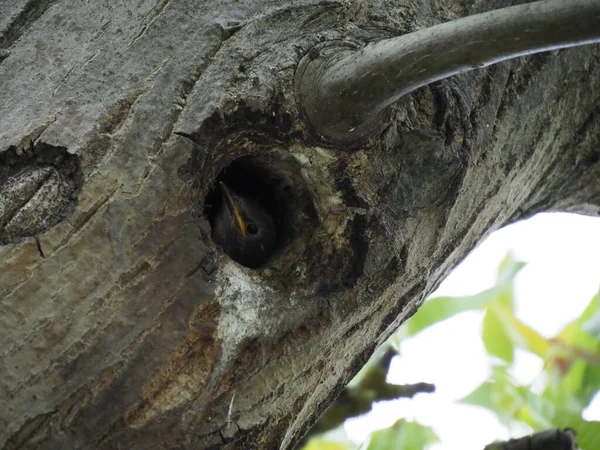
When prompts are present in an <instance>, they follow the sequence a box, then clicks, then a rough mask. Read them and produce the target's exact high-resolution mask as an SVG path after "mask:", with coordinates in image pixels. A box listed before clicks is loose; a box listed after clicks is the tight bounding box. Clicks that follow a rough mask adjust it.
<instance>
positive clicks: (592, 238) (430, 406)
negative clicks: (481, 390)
mask: <svg viewBox="0 0 600 450" xmlns="http://www.w3.org/2000/svg"><path fill="white" fill-rule="evenodd" d="M509 251H511V252H512V253H513V255H514V256H515V257H516V258H517V259H518V260H520V261H524V262H526V263H527V266H526V267H525V268H524V269H523V270H522V271H521V272H520V273H519V275H518V276H517V279H516V284H515V290H516V292H515V295H516V314H517V316H518V317H519V318H520V319H521V320H523V321H524V322H525V323H527V324H528V325H530V326H531V327H532V328H534V329H536V330H537V331H539V332H540V333H541V334H543V335H545V336H551V335H553V334H556V333H557V332H559V331H560V330H561V329H562V327H564V326H565V325H566V324H567V323H569V322H571V321H572V320H574V319H575V318H577V317H578V316H579V315H580V314H581V312H582V311H583V310H584V308H585V306H586V305H587V304H588V302H589V301H590V300H591V298H592V297H593V295H594V294H595V293H596V292H597V291H598V289H599V288H600V218H591V217H585V216H577V215H573V214H561V213H552V214H540V215H537V216H535V217H533V218H531V219H529V220H526V221H523V222H519V223H516V224H514V225H511V226H508V227H506V228H503V229H502V230H499V231H497V232H495V233H494V234H492V235H491V236H490V237H489V238H488V239H487V240H486V241H485V242H483V243H482V244H481V245H480V246H479V247H478V248H476V249H475V250H474V251H473V252H472V253H471V254H470V255H469V256H468V257H467V258H466V259H465V260H464V261H463V263H462V264H460V265H459V266H458V267H457V268H456V269H455V270H454V271H453V272H452V273H451V274H450V275H449V277H448V278H447V279H446V280H445V281H444V282H443V283H442V285H441V286H440V288H439V289H438V290H437V291H436V292H435V293H434V295H433V296H438V295H454V296H458V295H468V294H474V293H476V292H480V291H482V290H484V289H487V288H489V287H491V286H492V285H493V284H494V281H495V277H496V271H497V268H498V265H499V264H500V261H502V259H503V258H504V256H505V255H506V254H507V253H508V252H509ZM481 317H482V314H481V313H477V312H467V313H463V314H460V315H459V316H456V317H454V318H452V319H450V320H448V321H445V322H442V323H440V324H437V325H435V326H433V327H431V328H429V329H427V330H425V331H423V332H422V333H420V334H419V335H417V336H416V337H414V338H411V339H406V340H404V341H403V342H402V343H401V346H400V352H401V356H400V357H397V358H395V359H394V360H393V361H392V366H391V368H390V373H389V375H388V380H389V381H390V382H392V383H398V384H403V383H416V382H421V381H426V382H430V383H433V384H435V386H436V392H435V393H434V394H420V395H417V396H416V397H415V398H414V399H412V400H410V399H401V400H396V401H391V402H382V403H379V404H377V405H375V407H374V408H373V411H372V412H371V413H370V414H368V415H366V416H363V417H360V418H356V419H351V420H348V421H347V422H346V425H345V429H346V432H347V434H348V436H349V437H350V438H351V439H352V440H354V441H355V442H362V441H363V440H364V439H365V438H366V436H367V435H368V434H369V433H370V432H372V431H373V430H376V429H380V428H384V427H387V426H389V425H391V424H393V423H394V422H395V421H396V420H397V419H398V418H400V417H404V418H406V419H408V420H415V421H417V422H419V423H421V424H423V425H429V426H432V427H433V428H434V430H435V432H436V434H437V435H438V437H439V438H440V443H438V444H435V445H433V446H431V447H430V449H431V450H456V449H461V450H471V449H473V450H475V449H476V450H481V449H483V448H484V447H485V445H487V444H489V443H490V442H492V441H493V440H495V439H503V440H504V439H508V438H510V437H519V436H522V435H524V434H528V433H529V430H528V429H527V427H525V426H523V427H519V428H516V429H511V430H507V429H506V428H505V427H504V426H503V425H502V424H501V423H500V422H499V421H498V420H497V419H496V417H495V416H494V415H493V414H492V413H491V412H489V411H487V410H485V409H482V408H477V407H475V406H468V405H458V404H454V402H455V401H456V400H458V399H460V398H461V397H464V396H465V395H467V394H469V393H470V392H471V391H473V390H474V389H475V388H476V387H477V386H479V384H481V383H482V382H483V381H485V380H486V379H488V378H489V376H490V373H489V363H488V359H487V356H486V352H485V349H484V347H483V343H482V341H481V337H480V336H481V334H480V325H481ZM541 368H542V361H541V360H540V359H539V358H537V357H535V356H532V355H529V354H526V353H525V352H522V351H517V353H516V362H515V370H514V372H513V375H514V376H515V378H516V379H517V380H518V381H519V382H521V383H529V382H531V381H532V380H534V379H535V377H536V375H538V374H539V373H540V371H541ZM585 417H586V419H588V420H600V395H596V398H595V400H594V402H593V404H592V405H590V407H589V408H588V410H587V411H586V413H585ZM474 430H476V431H474Z"/></svg>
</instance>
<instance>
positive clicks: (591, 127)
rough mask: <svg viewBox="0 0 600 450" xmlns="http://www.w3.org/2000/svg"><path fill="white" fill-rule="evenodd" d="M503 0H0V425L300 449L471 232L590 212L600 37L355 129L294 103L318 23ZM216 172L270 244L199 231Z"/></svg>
mask: <svg viewBox="0 0 600 450" xmlns="http://www.w3.org/2000/svg"><path fill="white" fill-rule="evenodd" d="M517 3H523V2H519V1H510V0H483V1H473V0H460V1H456V0H375V1H370V2H368V1H362V0H357V1H354V0H353V1H343V2H335V1H327V0H287V1H286V0H272V1H269V0H260V1H259V0H254V1H250V0H248V1H245V2H239V1H237V0H230V1H226V0H225V1H224V0H218V1H217V0H205V1H203V2H185V1H166V0H159V1H157V2H156V1H154V2H153V1H150V0H148V1H145V0H140V1H139V2H136V4H135V5H133V4H131V3H129V2H113V1H109V0H105V1H99V2H70V1H66V0H54V1H42V0H29V1H28V2H27V3H25V4H22V2H18V1H12V2H11V1H10V0H9V1H4V2H3V4H2V5H1V6H0V33H1V35H0V36H2V37H1V39H0V111H1V113H0V125H1V127H0V243H1V244H5V245H4V246H1V247H0V342H1V346H0V349H1V350H0V352H1V353H0V355H1V360H0V380H1V382H0V399H2V407H1V408H0V446H3V447H4V448H7V449H13V448H40V449H56V448H64V449H67V448H86V449H87V448H89V449H92V448H93V449H176V448H185V449H205V448H229V449H236V448H240V449H242V448H243V449H250V448H257V449H269V448H286V449H287V448H293V446H294V444H295V443H296V442H298V440H299V439H300V438H301V437H302V435H303V434H304V433H305V432H306V431H307V429H308V428H309V427H310V426H311V424H312V423H314V422H315V420H316V419H317V418H318V416H319V415H320V413H321V412H322V411H323V410H324V409H325V408H326V406H327V405H328V404H329V403H330V402H331V400H332V399H333V398H335V396H336V395H337V394H338V393H339V392H340V390H341V389H342V388H343V387H344V385H345V383H346V382H347V381H349V380H350V379H351V377H352V376H353V375H354V374H355V373H356V371H357V370H358V369H359V368H360V367H361V365H362V364H363V363H364V362H365V361H366V359H367V358H368V357H369V356H370V354H371V353H372V352H373V350H374V348H375V347H376V346H377V345H379V344H381V343H382V342H383V341H385V339H386V338H387V337H389V335H390V334H391V333H392V332H393V331H395V330H396V329H397V327H398V326H399V325H400V324H401V323H402V322H403V321H404V320H405V319H406V318H407V317H409V316H410V315H411V314H412V313H413V312H414V311H415V310H416V308H418V306H419V305H420V304H421V302H422V301H423V300H424V299H425V298H426V296H427V295H428V294H429V293H431V292H432V291H433V290H434V289H435V288H436V287H437V285H438V284H439V283H440V282H441V280H442V279H443V278H444V277H445V276H446V274H447V273H448V272H449V271H450V270H451V269H452V268H453V267H454V266H455V265H456V264H457V263H458V262H460V260H461V259H462V258H464V256H465V255H466V254H467V253H468V252H469V251H470V250H471V249H472V248H473V247H474V246H476V245H477V244H478V243H479V242H481V240H482V239H483V238H485V237H486V236H487V235H488V234H489V233H491V232H492V231H493V230H496V229H498V228H500V227H502V226H504V225H506V224H508V223H511V222H514V221H516V220H519V219H521V218H524V217H528V216H531V215H532V214H535V213H537V212H541V211H570V212H578V213H584V214H593V215H598V214H599V213H600V76H599V75H598V74H599V73H600V49H599V48H598V46H597V45H590V46H585V47H578V48H572V49H568V50H560V51H553V52H550V53H543V54H538V55H532V56H526V57H522V58H518V59H514V60H511V61H506V62H502V63H499V64H497V65H493V66H490V67H488V68H486V69H482V70H477V71H472V72H469V73H465V74H461V75H457V76H454V77H452V78H448V79H446V80H443V81H439V82H436V83H433V84H429V85H427V86H425V87H423V88H421V89H419V90H417V91H415V92H413V93H411V94H409V95H406V96H405V97H403V98H401V99H400V100H399V101H398V102H397V103H395V104H393V105H391V106H390V107H389V108H388V109H386V111H385V115H384V116H382V117H381V118H380V120H381V123H380V124H379V126H378V130H379V132H378V133H377V134H375V135H373V136H372V137H371V138H370V139H369V140H368V141H365V142H362V143H361V145H360V146H358V147H352V148H351V147H344V146H342V145H340V146H335V145H332V144H331V145H329V144H324V143H322V142H320V141H318V140H316V139H315V138H314V134H312V133H311V130H310V127H309V126H307V124H306V123H305V122H304V121H303V118H302V115H301V113H300V109H299V107H298V105H297V103H296V98H295V93H294V75H295V69H296V67H297V66H298V63H299V62H300V60H301V59H302V58H303V57H304V56H305V55H306V54H309V52H310V51H311V49H313V48H314V47H315V46H317V45H318V44H320V43H322V42H325V41H327V42H329V41H339V43H340V44H342V45H348V46H362V45H364V44H365V43H368V42H373V41H378V40H381V39H385V38H389V37H393V36H399V35H402V34H405V33H408V32H412V31H415V30H419V29H423V28H425V27H429V26H432V25H435V24H438V23H441V22H445V21H449V20H452V19H455V18H459V17H463V16H467V15H471V14H475V13H478V12H482V11H487V10H490V9H495V8H501V7H504V6H509V5H511V4H517ZM234 161H235V162H234ZM232 162H233V164H232ZM223 169H226V170H223ZM216 181H225V182H227V183H228V184H229V185H234V187H236V188H237V190H238V191H243V190H244V189H248V190H249V191H251V192H253V193H254V195H256V196H257V197H260V200H261V201H262V202H263V203H265V204H266V205H267V207H268V208H269V211H270V213H271V214H272V215H273V217H274V218H275V221H276V224H277V233H278V242H277V249H276V250H275V252H274V253H273V255H271V257H270V258H269V260H268V261H267V262H266V263H265V264H264V265H263V266H261V267H259V268H257V269H250V268H248V267H244V266H241V265H240V264H238V263H236V262H234V261H232V260H231V258H229V257H228V256H227V255H225V254H224V253H223V251H222V250H221V249H220V248H219V247H218V246H217V245H216V244H215V243H214V242H213V240H212V238H211V220H214V210H215V208H217V207H218V200H216V199H218V198H219V197H218V196H219V193H218V190H216V189H213V188H214V187H215V185H216V184H215V183H216ZM36 237H37V239H36ZM548 245H552V243H551V242H549V243H548ZM457 351H458V350H457ZM424 357H426V355H424Z"/></svg>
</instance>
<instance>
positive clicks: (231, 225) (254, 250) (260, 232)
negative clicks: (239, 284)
mask: <svg viewBox="0 0 600 450" xmlns="http://www.w3.org/2000/svg"><path fill="white" fill-rule="evenodd" d="M219 186H220V187H221V192H222V194H223V200H222V202H221V206H220V208H219V210H218V211H217V214H216V216H215V219H214V223H213V227H212V228H213V232H212V237H213V240H214V241H215V242H216V243H217V244H218V245H220V246H221V247H222V248H223V251H224V252H225V253H227V254H228V255H229V256H230V257H231V259H233V260H234V261H237V262H238V263H240V264H242V265H244V266H246V267H250V268H256V267H258V266H259V265H260V264H262V263H263V262H265V260H266V259H267V258H268V257H269V256H270V255H271V253H273V249H274V247H275V237H276V236H275V224H274V223H273V218H272V217H271V215H270V214H269V213H268V212H267V211H266V210H265V209H264V208H263V207H262V206H261V205H260V204H258V203H257V202H256V201H254V200H252V199H250V198H247V197H243V196H241V195H239V194H237V193H235V192H233V191H232V190H231V189H230V188H229V187H227V186H226V185H225V183H223V182H219Z"/></svg>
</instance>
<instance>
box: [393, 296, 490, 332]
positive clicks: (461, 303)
mask: <svg viewBox="0 0 600 450" xmlns="http://www.w3.org/2000/svg"><path fill="white" fill-rule="evenodd" d="M500 292H501V290H500V289H498V288H496V287H493V288H491V289H487V290H485V291H483V292H480V293H479V294H475V295H471V296H468V297H435V298H432V299H429V300H427V301H426V302H425V303H424V304H423V305H422V306H421V307H420V308H419V310H418V311H417V312H416V313H415V315H414V316H412V317H411V318H410V319H409V320H407V321H406V322H405V323H404V325H403V326H402V329H401V333H402V336H403V337H408V336H414V335H416V334H417V333H419V332H421V331H422V330H424V329H425V328H427V327H429V326H431V325H433V324H435V323H438V322H442V321H444V320H446V319H449V318H450V317H452V316H455V315H456V314H458V313H461V312H465V311H474V310H475V311H477V310H482V309H484V308H485V307H486V306H487V305H488V303H489V302H491V301H492V300H494V299H495V298H496V297H497V296H498V295H499V294H500Z"/></svg>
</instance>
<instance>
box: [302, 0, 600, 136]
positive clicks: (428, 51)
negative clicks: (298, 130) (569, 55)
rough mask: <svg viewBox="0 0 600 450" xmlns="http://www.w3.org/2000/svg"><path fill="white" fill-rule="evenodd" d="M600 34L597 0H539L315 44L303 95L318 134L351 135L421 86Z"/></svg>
mask: <svg viewBox="0 0 600 450" xmlns="http://www.w3.org/2000/svg"><path fill="white" fill-rule="evenodd" d="M599 40H600V2H598V1H597V0H547V1H539V2H533V3H528V4H524V5H519V6H513V7H509V8H504V9H499V10H495V11H489V12H486V13H482V14H476V15H473V16H469V17H465V18H462V19H458V20H454V21H451V22H447V23H443V24H439V25H436V26H433V27H430V28H427V29H424V30H420V31H417V32H414V33H410V34H407V35H404V36H399V37H396V38H392V39H386V40H383V41H380V42H377V43H372V44H368V45H366V46H365V47H363V48H361V49H359V50H356V49H349V47H348V46H345V47H341V46H340V45H339V44H336V45H334V46H328V47H324V48H322V49H321V50H320V52H319V53H317V51H316V50H315V51H313V52H312V53H310V54H309V55H307V57H305V59H304V61H303V63H301V65H300V67H299V71H298V73H297V81H296V89H297V96H298V99H299V102H300V104H301V107H302V108H303V112H304V114H305V116H306V117H307V118H308V120H309V122H310V124H311V125H312V127H313V128H314V131H315V132H316V133H317V134H318V135H320V136H321V137H322V138H325V139H327V140H330V141H332V142H339V143H345V142H351V141H354V140H357V139H360V138H361V137H363V136H365V134H368V132H369V131H371V130H372V129H373V127H374V124H373V122H374V119H375V118H376V117H377V115H378V114H379V113H380V112H381V111H382V110H383V109H384V108H385V107H386V106H388V105H389V104H391V103H393V102H394V101H396V100H398V99H399V98H400V97H402V96H403V95H405V94H408V93H409V92H412V91H414V90H415V89H418V88H419V87H422V86H424V85H427V84H429V83H432V82H434V81H438V80H441V79H444V78H447V77H450V76H452V75H456V74H458V73H462V72H466V71H469V70H473V69H478V68H482V67H485V66H488V65H490V64H494V63H497V62H500V61H503V60H507V59H511V58H515V57H518V56H523V55H527V54H531V53H538V52H543V51H548V50H555V49H559V48H565V47H570V46H576V45H583V44H589V43H594V42H598V41H599ZM317 54H318V56H316V55H317Z"/></svg>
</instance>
